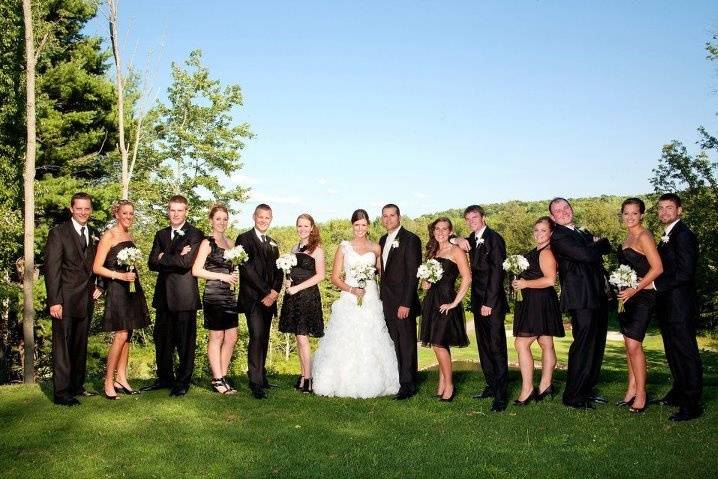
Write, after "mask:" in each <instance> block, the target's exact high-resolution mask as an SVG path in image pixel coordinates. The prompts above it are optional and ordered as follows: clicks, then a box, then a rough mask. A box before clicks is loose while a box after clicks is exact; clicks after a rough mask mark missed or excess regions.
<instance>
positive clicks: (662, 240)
mask: <svg viewBox="0 0 718 479" xmlns="http://www.w3.org/2000/svg"><path fill="white" fill-rule="evenodd" d="M670 239H671V237H670V236H668V235H663V236H661V243H663V244H668V241H669V240H670Z"/></svg>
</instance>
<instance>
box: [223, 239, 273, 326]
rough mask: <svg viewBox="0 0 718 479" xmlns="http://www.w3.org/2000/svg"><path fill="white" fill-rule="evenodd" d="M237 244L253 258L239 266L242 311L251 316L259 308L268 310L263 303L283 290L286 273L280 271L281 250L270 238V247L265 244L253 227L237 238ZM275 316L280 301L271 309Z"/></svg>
mask: <svg viewBox="0 0 718 479" xmlns="http://www.w3.org/2000/svg"><path fill="white" fill-rule="evenodd" d="M235 244H236V245H241V246H242V247H243V248H244V251H246V252H247V254H248V255H249V259H248V260H247V262H246V263H244V264H243V265H242V266H240V267H239V299H238V306H239V308H240V311H242V312H244V313H247V314H248V313H250V312H251V311H252V310H253V309H254V308H255V307H256V306H260V307H262V308H264V307H265V306H264V305H263V304H261V303H260V301H261V300H262V299H263V298H264V297H265V296H267V295H268V294H269V293H270V292H271V291H272V290H274V291H277V292H279V291H280V290H281V289H282V283H283V281H284V278H282V272H281V271H280V270H278V269H277V264H276V262H277V259H278V258H279V247H278V246H277V243H276V242H275V241H274V240H273V239H272V238H270V237H269V236H267V246H265V245H263V244H262V242H261V241H260V240H259V238H258V237H257V234H256V233H255V231H254V228H252V229H251V230H249V231H245V232H244V233H242V234H240V235H239V236H237V241H236V243H235ZM268 309H269V310H270V311H271V313H272V314H273V315H276V314H277V302H276V301H275V302H274V304H272V306H271V307H270V308H268Z"/></svg>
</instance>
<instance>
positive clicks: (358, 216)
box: [352, 208, 371, 224]
mask: <svg viewBox="0 0 718 479" xmlns="http://www.w3.org/2000/svg"><path fill="white" fill-rule="evenodd" d="M359 220H366V222H367V223H369V224H371V220H370V219H369V213H367V212H366V210H362V209H361V208H360V209H358V210H356V211H355V212H354V213H352V224H354V223H356V222H357V221H359Z"/></svg>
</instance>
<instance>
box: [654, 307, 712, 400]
mask: <svg viewBox="0 0 718 479" xmlns="http://www.w3.org/2000/svg"><path fill="white" fill-rule="evenodd" d="M656 306H657V307H656V311H657V312H658V324H659V326H660V328H661V336H662V337H663V347H664V349H665V351H666V360H667V361H668V367H669V368H670V369H671V376H673V387H672V388H671V392H670V393H669V397H670V398H671V399H672V400H674V401H675V402H676V403H677V404H678V405H679V406H683V407H686V408H690V409H695V408H698V407H700V401H701V394H702V392H703V364H702V362H701V356H700V354H699V352H698V342H697V341H696V327H695V323H694V320H693V317H692V315H691V314H681V315H673V314H672V311H671V309H672V306H671V304H669V303H668V304H667V302H666V301H660V302H659V303H658V304H657V305H656Z"/></svg>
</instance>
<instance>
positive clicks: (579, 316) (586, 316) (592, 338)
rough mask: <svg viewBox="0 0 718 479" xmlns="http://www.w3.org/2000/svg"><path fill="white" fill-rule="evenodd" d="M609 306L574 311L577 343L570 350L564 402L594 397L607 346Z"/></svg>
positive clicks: (572, 322)
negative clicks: (607, 311)
mask: <svg viewBox="0 0 718 479" xmlns="http://www.w3.org/2000/svg"><path fill="white" fill-rule="evenodd" d="M607 321H608V318H607V316H606V308H605V307H600V308H596V309H576V310H572V311H571V329H572V333H573V343H571V347H570V348H569V350H568V370H567V372H566V388H565V389H564V392H563V402H564V404H577V403H581V402H585V401H587V400H588V399H589V398H590V397H591V396H593V393H594V388H595V387H596V385H597V384H598V380H599V376H600V373H601V363H602V362H603V353H604V350H605V348H606V328H607Z"/></svg>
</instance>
